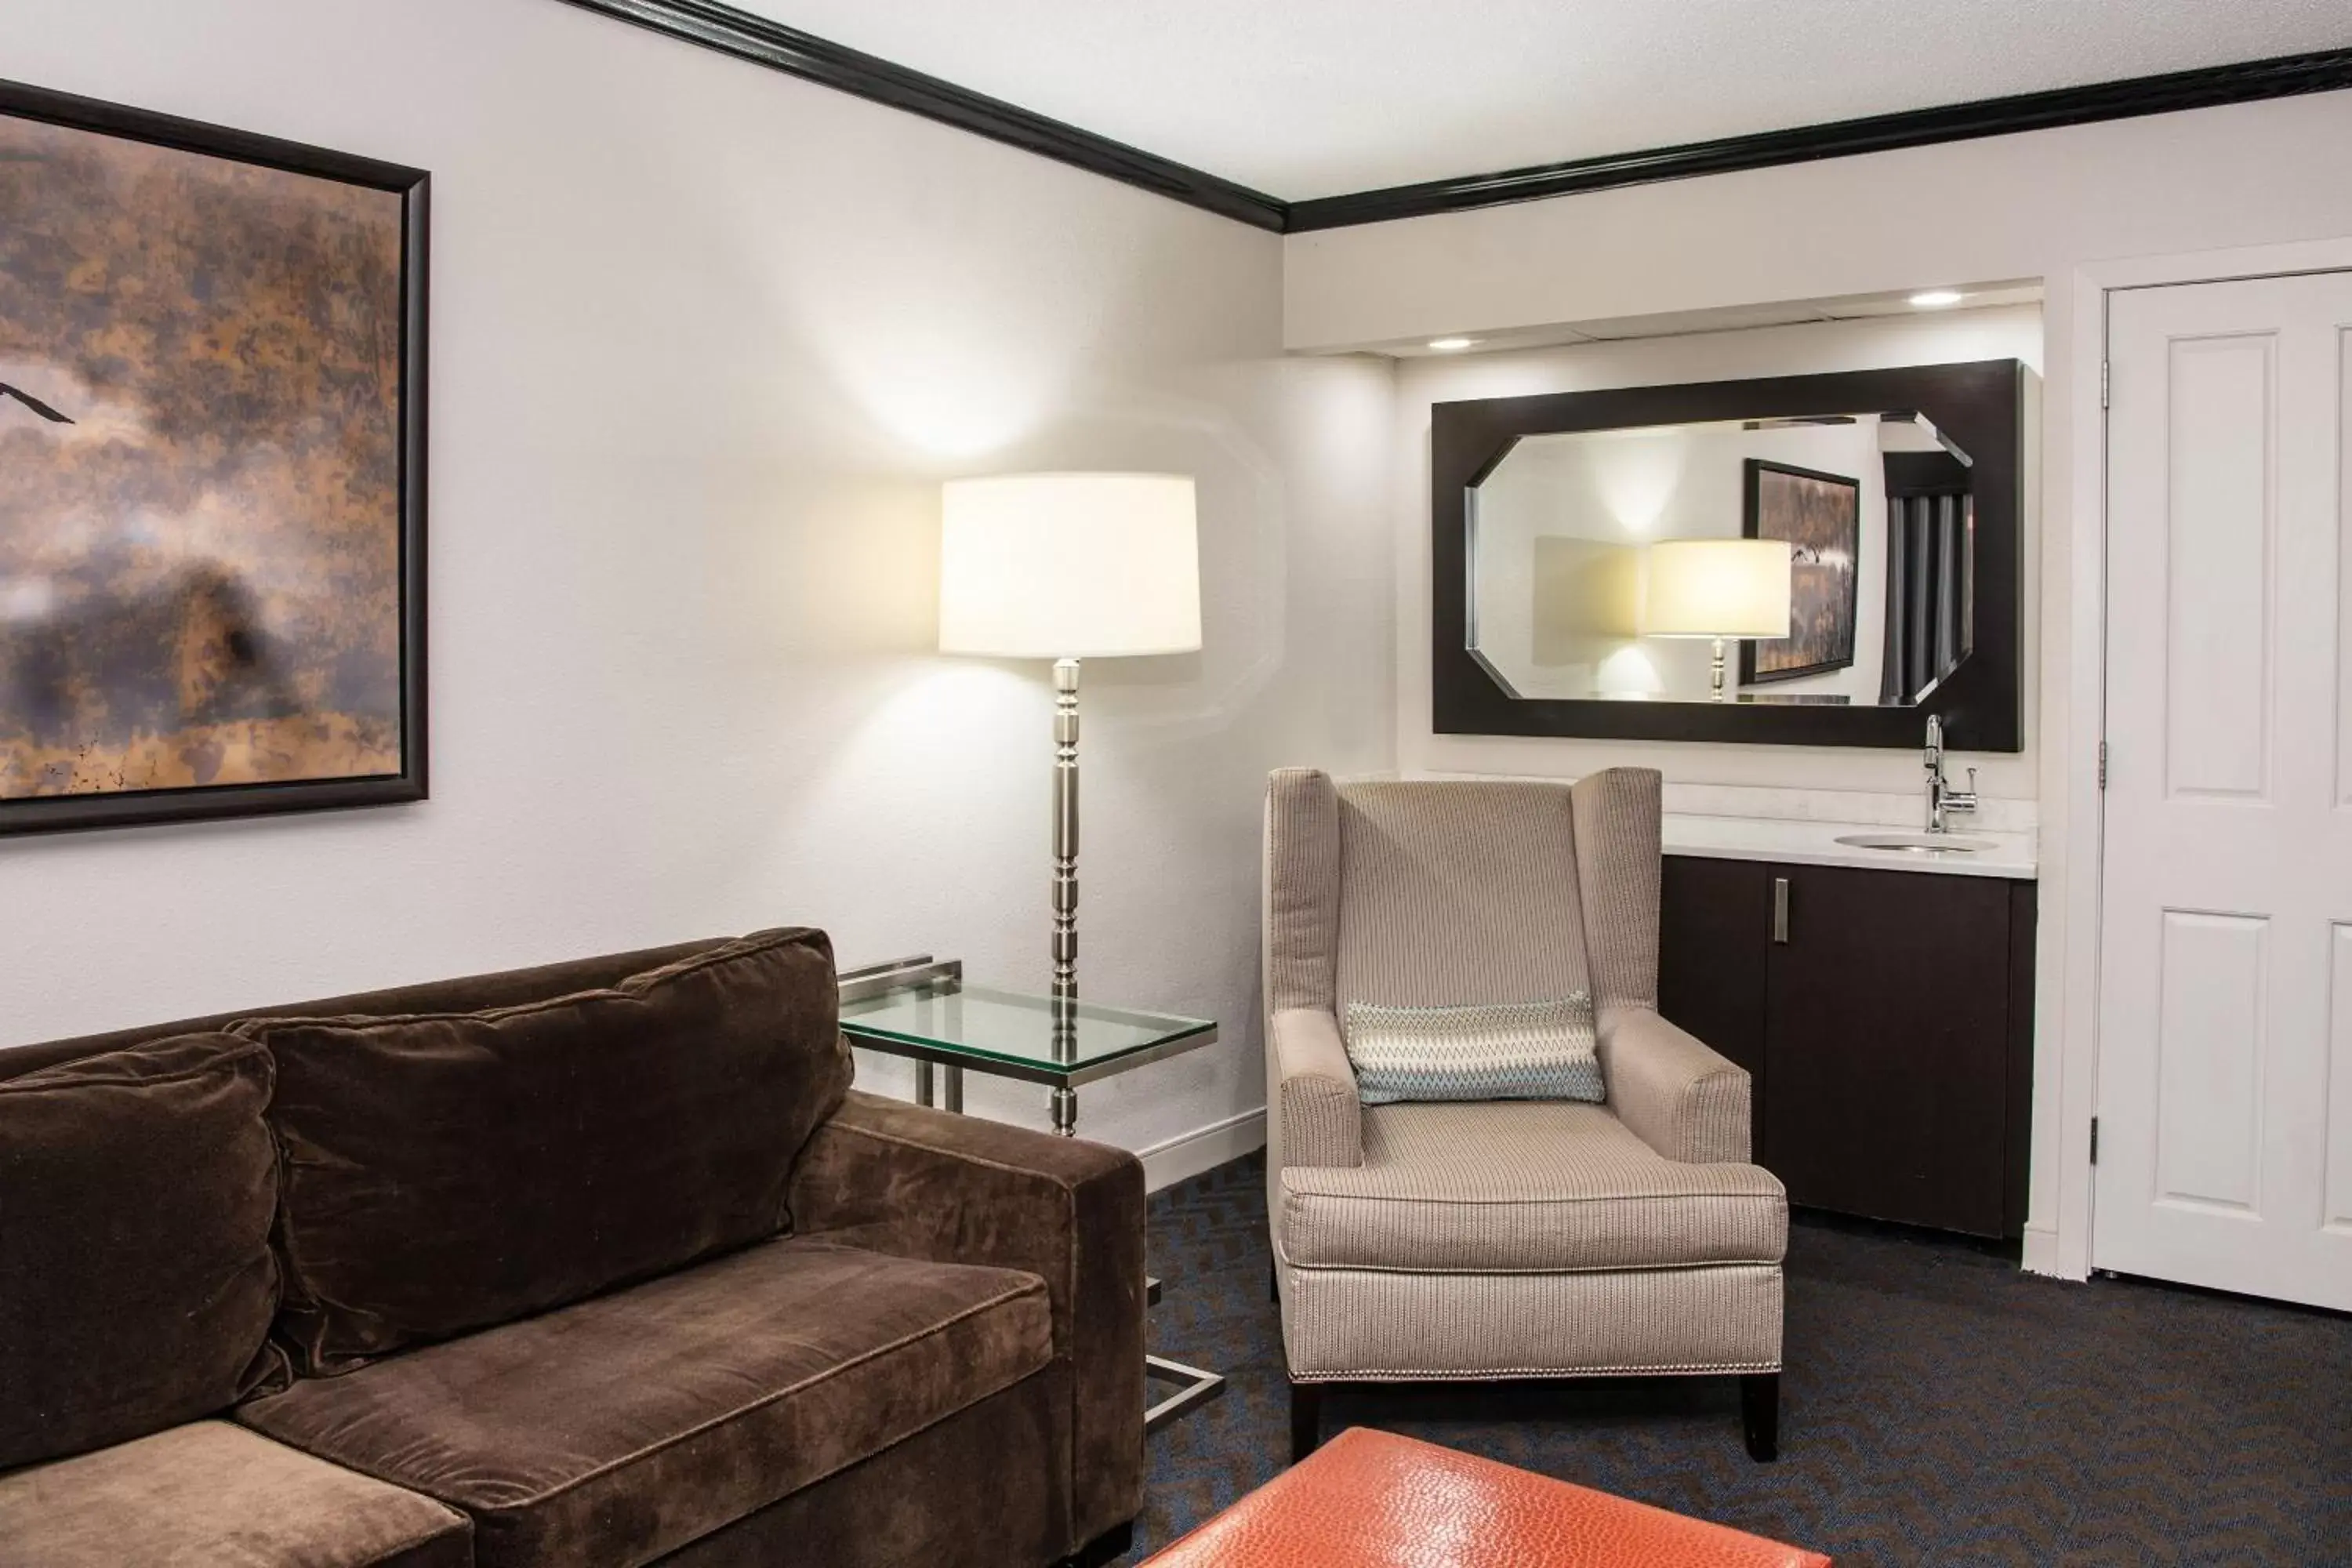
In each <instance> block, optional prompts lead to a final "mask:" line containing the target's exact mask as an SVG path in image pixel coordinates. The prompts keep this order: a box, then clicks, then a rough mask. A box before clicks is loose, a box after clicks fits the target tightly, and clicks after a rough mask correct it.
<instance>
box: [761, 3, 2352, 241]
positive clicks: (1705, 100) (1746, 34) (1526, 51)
mask: <svg viewBox="0 0 2352 1568" xmlns="http://www.w3.org/2000/svg"><path fill="white" fill-rule="evenodd" d="M736 3H738V4H740V5H744V6H746V7H747V8H749V9H751V10H752V11H755V12H758V13H760V14H761V15H763V16H770V17H772V18H774V19H775V20H777V21H780V22H783V23H786V24H788V25H790V26H794V27H798V28H801V29H802V30H803V31H805V32H810V33H814V34H815V35H817V36H818V37H823V38H828V39H831V40H832V41H834V42H835V43H839V44H846V45H848V46H849V47H853V48H857V49H863V50H865V51H866V52H867V53H869V54H875V55H879V56H881V57H882V58H885V59H888V60H893V61H896V62H897V63H898V64H900V65H904V66H911V67H913V68H915V69H918V70H922V71H928V72H929V73H930V74H931V75H933V76H938V77H944V78H946V79H948V80H950V81H952V82H955V83H957V84H958V85H959V86H962V87H967V88H971V89H975V90H978V91H981V92H985V93H989V94H992V96H994V97H997V98H1001V99H1004V100H1009V101H1011V102H1013V103H1016V104H1019V105H1021V106H1022V107H1023V108H1024V109H1029V110H1035V111H1036V112H1038V113H1041V114H1046V115H1050V116H1052V117H1053V118H1055V119H1056V120H1063V121H1068V122H1069V123H1071V124H1073V125H1077V126H1080V127H1083V128H1084V129H1086V130H1087V131H1091V132H1096V133H1097V134H1099V135H1103V136H1108V137H1110V138H1111V139H1113V140H1114V141H1119V142H1129V143H1130V144H1132V145H1134V146H1137V147H1141V148H1143V149H1145V150H1146V151H1148V152H1152V153H1159V154H1160V155H1161V156H1162V157H1167V158H1173V159H1175V160H1176V161H1177V162H1179V163H1190V164H1192V166H1194V167H1195V168H1200V169H1205V170H1207V171H1209V172H1210V173H1212V174H1223V175H1224V176H1225V177H1226V178H1228V179H1232V180H1238V181H1240V182H1241V183H1242V184H1246V185H1251V186H1255V188H1257V189H1259V190H1261V191H1265V192H1266V193H1268V194H1270V195H1276V196H1281V197H1284V198H1286V199H1289V200H1297V199H1300V198H1303V197H1307V196H1319V195H1336V194H1338V193H1340V192H1347V191H1358V190H1367V189H1371V188H1374V187H1378V186H1381V185H1393V184H1407V183H1410V182H1412V181H1416V180H1429V179H1439V178H1444V177H1446V176H1450V175H1459V174H1484V173H1490V172H1493V171H1496V170H1500V169H1507V168H1515V167H1520V166H1523V165H1526V164H1529V163H1553V162H1557V161H1559V160H1563V159H1570V158H1581V157H1589V156H1593V155H1596V154H1600V153H1624V152H1633V151H1637V150H1640V149H1643V148H1650V147H1659V146H1665V145H1670V144H1672V143H1675V142H1697V141H1705V140H1707V139H1709V138H1712V137H1717V136H1727V135H1736V134H1739V133H1743V132H1758V131H1770V130H1778V129H1783V128H1786V127H1790V126H1799V125H1814V124H1819V123H1821V122H1822V121H1832V120H1845V119H1852V118H1853V117H1855V116H1857V115H1864V114H1876V113H1882V112H1885V111H1888V110H1904V109H1922V108H1927V107H1930V106H1933V105H1937V104H1947V103H1961V102H1967V101H1969V100H1974V99H1982V98H1994V97H2000V96H2001V95H2003V94H2007V93H2013V92H2030V91H2033V90H2036V89H2042V88H2053V87H2065V86H2071V85H2075V84H2079V83H2084V82H2094V81H2112V80H2115V79H2119V78H2124V77H2133V76H2147V75H2151V74H2154V73H2156V72H2159V71H2168V70H2180V69H2185V68H2189V67H2193V66H2209V65H2219V64H2224V63H2228V62H2232V61H2239V60H2251V59H2260V58H2265V57H2267V56H2272V55H2284V54H2294V53H2297V52H2300V51H2302V50H2305V49H2321V48H2333V47H2342V46H2345V45H2347V44H2352V10H2347V5H2346V0H1937V4H1933V5H1922V4H1918V3H1916V0H1912V3H1908V4H1906V3H1905V0H1771V3H1769V4H1766V3H1764V0H736Z"/></svg>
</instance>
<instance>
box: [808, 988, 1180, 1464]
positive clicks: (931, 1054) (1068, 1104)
mask: <svg viewBox="0 0 2352 1568" xmlns="http://www.w3.org/2000/svg"><path fill="white" fill-rule="evenodd" d="M962 979H963V961H962V960H961V959H957V958H946V959H941V958H934V957H932V956H931V955H930V954H929V953H919V954H917V955H915V956H913V957H910V958H899V959H893V960H891V961H890V962H889V963H872V964H867V965H866V966H865V967H864V968H861V969H850V970H845V971H843V972H842V974H841V977H840V984H841V999H842V1000H843V1001H844V1002H863V1001H866V1000H867V999H868V998H870V997H875V996H880V995H884V994H887V993H889V992H892V991H909V990H915V989H918V988H919V987H922V986H927V985H948V984H961V981H962ZM843 1030H844V1032H845V1033H846V1034H848V1035H849V1036H850V1037H851V1038H852V1039H853V1040H854V1041H855V1043H856V1044H857V1045H860V1046H863V1047H866V1049H868V1050H876V1051H880V1052H883V1053H884V1054H886V1055H888V1056H897V1057H904V1058H908V1060H910V1061H912V1062H913V1063H914V1064H915V1103H916V1104H918V1105H928V1106H935V1107H936V1108H937V1109H939V1110H947V1111H952V1112H954V1113H956V1114H957V1115H961V1114H962V1113H963V1069H964V1068H967V1067H971V1068H976V1069H977V1070H979V1071H981V1072H984V1073H986V1074H988V1075H989V1076H990V1077H992V1078H1009V1079H1018V1080H1020V1081H1023V1082H1027V1083H1038V1084H1044V1085H1045V1086H1046V1087H1048V1088H1049V1089H1052V1091H1053V1113H1054V1131H1055V1132H1057V1133H1060V1134H1061V1135H1062V1136H1064V1137H1074V1136H1076V1127H1077V1114H1078V1097H1077V1086H1078V1085H1080V1084H1082V1083H1092V1082H1094V1081H1096V1080H1097V1079H1106V1078H1109V1077H1112V1076H1113V1075H1115V1074H1118V1073H1123V1072H1127V1071H1129V1070H1130V1069H1132V1068H1139V1067H1145V1066H1149V1065H1150V1063H1152V1062H1156V1061H1161V1060H1164V1059H1166V1058H1169V1057H1172V1056H1178V1055H1181V1054H1182V1053H1183V1052H1185V1051H1190V1050H1197V1049H1199V1048H1200V1047H1202V1046H1208V1045H1214V1044H1215V1043H1216V1039H1217V1030H1216V1026H1214V1025H1211V1026H1209V1027H1208V1028H1207V1029H1206V1030H1203V1031H1197V1032H1195V1033H1193V1034H1190V1035H1185V1036H1182V1037H1179V1038H1176V1039H1172V1040H1166V1041H1162V1042H1161V1043H1160V1044H1159V1045H1156V1046H1150V1047H1142V1048H1139V1049H1137V1050H1133V1051H1129V1052H1128V1053H1126V1054H1125V1055H1122V1056H1117V1057H1111V1058H1108V1059H1106V1060H1102V1061H1097V1062H1089V1063H1087V1064H1085V1065H1083V1066H1075V1067H1071V1068H1056V1067H1054V1066H1052V1065H1049V1064H1045V1063H1034V1062H1019V1061H1009V1060H1004V1059H1003V1058H987V1059H985V1060H980V1059H976V1058H973V1057H972V1056H971V1055H969V1054H967V1053H965V1052H961V1051H952V1050H947V1049H944V1048H941V1047H930V1046H925V1045H922V1044H920V1043H919V1042H916V1041H912V1040H901V1039H896V1038H889V1037H879V1036H867V1035H859V1034H857V1033H856V1026H854V1025H849V1024H845V1025H844V1026H843ZM1143 1300H1144V1305H1145V1306H1147V1307H1156V1306H1158V1305H1159V1304H1160V1281H1159V1280H1157V1279H1150V1278H1149V1277H1147V1278H1146V1279H1144V1282H1143ZM1143 1371H1144V1376H1145V1377H1146V1379H1148V1380H1150V1381H1151V1382H1157V1383H1169V1384H1175V1385H1176V1392H1175V1393H1173V1394H1170V1395H1168V1397H1166V1398H1165V1399H1162V1400H1160V1401H1159V1402H1158V1403H1157V1404H1154V1405H1149V1406H1147V1407H1146V1408H1145V1410H1144V1412H1143V1429H1144V1431H1145V1432H1146V1433H1151V1432H1157V1431H1158V1430H1160V1428H1161V1427H1162V1426H1166V1425H1168V1423H1170V1422H1171V1421H1173V1420H1175V1419H1176V1418H1177V1417H1178V1416H1180V1415H1185V1414H1187V1413H1188V1412H1190V1411H1192V1409H1194V1408H1195V1407H1197V1406H1199V1405H1205V1404H1207V1403H1208V1402H1209V1401H1210V1400H1212V1399H1215V1398H1217V1397H1219V1396H1220V1395H1222V1394H1223V1393H1224V1392H1225V1379H1224V1374H1223V1373H1214V1372H1210V1371H1207V1370H1205V1369H1204V1368H1202V1367H1197V1366H1187V1365H1185V1364H1184V1363H1182V1362H1180V1361H1171V1360H1169V1359H1168V1358H1167V1357H1166V1356H1156V1355H1147V1356H1145V1357H1144V1358H1143Z"/></svg>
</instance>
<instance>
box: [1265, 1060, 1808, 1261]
mask: <svg viewBox="0 0 2352 1568" xmlns="http://www.w3.org/2000/svg"><path fill="white" fill-rule="evenodd" d="M1363 1127H1364V1163H1362V1164H1360V1165H1354V1166H1298V1165H1294V1166H1290V1167H1288V1168H1286V1169H1285V1170H1284V1171H1283V1173H1282V1234H1281V1237H1280V1238H1279V1243H1280V1246H1281V1248H1282V1253H1283V1257H1284V1258H1285V1259H1286V1261H1288V1262H1289V1263H1290V1264H1291V1265H1292V1266H1293V1267H1294V1268H1387V1269H1399V1270H1406V1271H1420V1272H1429V1273H1476V1272H1486V1271H1515V1272H1546V1271H1570V1270H1580V1269H1609V1268H1681V1267H1687V1266H1689V1265H1692V1264H1703V1263H1777V1262H1778V1261H1780V1256H1781V1254H1782V1252H1783V1251H1784V1250H1786V1248H1787V1246H1788V1239H1789V1204H1788V1197H1787V1194H1785V1193H1784V1192H1783V1191H1782V1190H1781V1186H1780V1182H1779V1181H1778V1180H1777V1179H1776V1178H1775V1177H1774V1176H1773V1175H1772V1173H1770V1172H1769V1171H1766V1170H1764V1169H1762V1168H1761V1167H1759V1166H1756V1165H1728V1164H1727V1165H1688V1164H1683V1163H1679V1162H1677V1161H1674V1160H1668V1159H1665V1158H1664V1157H1663V1156H1661V1155H1659V1154H1658V1153H1657V1152H1655V1151H1654V1150H1652V1149H1651V1147H1650V1146H1649V1145H1648V1144H1646V1143H1644V1142H1642V1140H1641V1139H1639V1138H1637V1137H1635V1136H1634V1135H1633V1132H1632V1131H1630V1130H1629V1129H1628V1128H1627V1127H1626V1126H1625V1125H1624V1123H1622V1122H1621V1121H1618V1120H1617V1119H1616V1118H1615V1117H1614V1116H1612V1115H1611V1114H1610V1113H1609V1110H1608V1108H1607V1107H1605V1106H1599V1105H1585V1104H1580V1103H1577V1102H1575V1101H1527V1102H1513V1103H1502V1102H1496V1103H1489V1104H1432V1105H1411V1104H1407V1105H1373V1106H1366V1107H1365V1108H1364V1114H1363Z"/></svg>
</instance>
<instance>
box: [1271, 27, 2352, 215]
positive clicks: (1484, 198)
mask: <svg viewBox="0 0 2352 1568" xmlns="http://www.w3.org/2000/svg"><path fill="white" fill-rule="evenodd" d="M2340 88H2352V48H2344V49H2323V50H2320V51H2318V52H2316V53H2314V54H2307V55H2287V56H2284V57H2283V58H2278V59H2269V60H2253V61H2250V62H2248V63H2246V64H2243V65H2233V66H2209V67H2204V68H2200V69H2197V70H2185V71H2172V72H2169V73H2168V74H2167V75H2164V76H2145V77H2135V78H2133V79H2129V80H2126V81H2111V82H2100V83H2097V84H2095V85H2093V86H2089V87H2062V88H2058V89H2053V90H2051V91H2048V92H2025V93H2019V94H2017V95H2016V96H2014V97H2011V98H1989V99H1984V100H1980V101H1978V102H1975V103H1955V104H1948V105H1946V106H1944V107H1942V108H1939V109H1917V110H1906V111H1905V112H1903V113H1900V114H1874V115H1871V116H1869V117H1868V118H1866V119H1862V120H1842V121H1836V122H1834V123H1832V124H1828V125H1808V126H1801V127H1799V128H1798V129H1796V130H1792V131H1768V132H1762V133H1760V134H1758V135H1753V136H1727V137H1724V138H1723V139H1722V140H1720V141H1716V142H1691V143H1690V144H1689V145H1687V146H1682V147H1659V148H1653V149H1651V150H1650V151H1647V152H1642V153H1613V154H1612V155H1610V156H1607V157H1601V158H1580V159H1577V160H1575V161H1574V162H1571V163H1543V164H1538V165H1537V166H1536V167H1534V168H1531V169H1513V170H1511V171H1509V172H1507V173H1505V174H1473V175H1470V176H1468V177H1466V178H1463V179H1456V180H1430V181H1427V182H1425V183H1423V184H1415V185H1395V186H1391V187H1390V188H1389V189H1387V190H1380V191H1360V192H1357V193H1356V194H1354V195H1343V196H1319V197H1317V198H1315V199H1313V200H1311V201H1303V202H1293V203H1291V204H1290V212H1289V219H1288V221H1287V222H1286V223H1285V224H1284V226H1283V227H1284V230H1285V231H1286V232H1287V233H1292V234H1297V233H1300V232H1303V231H1306V230H1310V229H1318V228H1343V227H1347V226H1350V225H1354V224H1363V223H1385V222H1387V221H1389V220H1390V219H1391V218H1401V217H1425V216H1429V215H1430V214H1432V213H1450V212H1462V211H1465V210H1467V209H1469V208H1471V207H1490V206H1500V205H1503V204H1504V203H1506V202H1527V201H1536V200H1538V199H1540V198H1542V197H1545V196H1565V195H1579V194H1581V193H1584V192H1589V191H1606V190H1612V189H1614V188H1616V187H1617V186H1620V185H1642V184H1650V183H1652V182H1653V181H1657V180H1682V179H1688V178H1691V177H1692V176H1694V175H1698V174H1730V173H1733V172H1734V171H1737V170H1741V169H1769V168H1773V167H1775V166H1777V165H1779V164H1782V163H1810V162H1811V161H1812V160H1814V159H1816V158H1845V157H1851V156H1853V155H1854V154H1856V153H1888V152H1893V151H1895V150H1896V149H1898V148H1903V147H1926V146H1930V145H1932V144H1934V143H1936V142H1966V141H1970V140H1973V139H1975V138H1977V137H1979V136H2007V135H2011V134H2013V133H2015V132H2021V131H2048V130H2051V129H2053V128H2054V127H2057V126H2062V125H2088V124H2092V123H2094V122H2095V121H2102V120H2127V119H2131V118H2133V117H2135V116H2137V115H2143V114H2169V113H2172V112H2173V111H2175V110H2183V109H2210V108H2212V107H2214V106H2215V105H2217V104H2224V103H2247V102H2251V101H2252V100H2257V99H2264V98H2289V97H2293V96H2294V95H2295V94H2298V93H2305V92H2330V91H2334V90H2336V89H2340Z"/></svg>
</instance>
